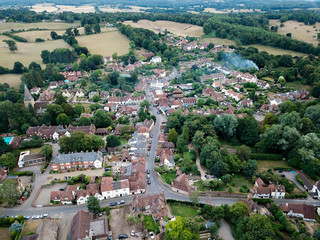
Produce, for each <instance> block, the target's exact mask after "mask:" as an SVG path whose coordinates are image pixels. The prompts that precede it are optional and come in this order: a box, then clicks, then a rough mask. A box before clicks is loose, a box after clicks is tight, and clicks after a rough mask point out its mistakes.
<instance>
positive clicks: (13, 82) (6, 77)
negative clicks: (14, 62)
mask: <svg viewBox="0 0 320 240" xmlns="http://www.w3.org/2000/svg"><path fill="white" fill-rule="evenodd" d="M20 78H21V74H1V75H0V83H1V84H3V83H8V84H9V85H10V87H14V88H15V89H19V86H20V83H21V81H20Z"/></svg>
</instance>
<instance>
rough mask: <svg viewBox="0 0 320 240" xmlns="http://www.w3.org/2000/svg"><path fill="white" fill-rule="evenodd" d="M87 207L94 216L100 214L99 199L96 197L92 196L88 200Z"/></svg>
mask: <svg viewBox="0 0 320 240" xmlns="http://www.w3.org/2000/svg"><path fill="white" fill-rule="evenodd" d="M87 207H88V210H89V211H90V212H93V213H94V214H97V213H99V212H100V202H99V199H98V198H96V197H94V196H90V197H89V198H88V202H87Z"/></svg>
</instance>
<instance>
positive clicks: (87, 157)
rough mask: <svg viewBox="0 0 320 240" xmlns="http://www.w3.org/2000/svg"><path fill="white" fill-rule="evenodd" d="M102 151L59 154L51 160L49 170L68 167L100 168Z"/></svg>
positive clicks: (59, 169)
mask: <svg viewBox="0 0 320 240" xmlns="http://www.w3.org/2000/svg"><path fill="white" fill-rule="evenodd" d="M102 162H103V158H102V153H101V152H100V151H98V152H94V151H92V152H88V151H87V152H77V153H68V154H64V153H63V154H59V155H57V156H55V157H53V159H52V161H51V170H53V171H64V170H68V169H70V170H71V169H89V168H102Z"/></svg>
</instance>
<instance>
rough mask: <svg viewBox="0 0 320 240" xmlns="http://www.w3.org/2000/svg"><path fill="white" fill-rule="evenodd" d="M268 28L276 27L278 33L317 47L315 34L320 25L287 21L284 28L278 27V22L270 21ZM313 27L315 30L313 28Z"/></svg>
mask: <svg viewBox="0 0 320 240" xmlns="http://www.w3.org/2000/svg"><path fill="white" fill-rule="evenodd" d="M269 24H270V26H275V25H278V27H279V28H278V33H280V34H283V35H286V34H287V33H292V38H293V39H297V40H301V41H304V42H307V43H311V44H313V45H314V46H318V40H317V33H318V32H319V29H320V23H318V22H317V23H316V24H315V25H311V26H310V25H304V23H300V22H297V21H287V22H284V27H280V24H281V23H280V21H278V20H270V21H269ZM314 26H315V28H314Z"/></svg>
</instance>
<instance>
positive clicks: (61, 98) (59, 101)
mask: <svg viewBox="0 0 320 240" xmlns="http://www.w3.org/2000/svg"><path fill="white" fill-rule="evenodd" d="M66 102H67V100H66V98H65V97H64V96H62V94H61V93H59V94H57V95H56V101H55V104H59V105H61V104H62V103H66Z"/></svg>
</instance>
